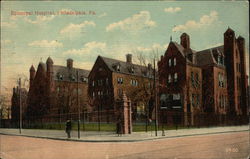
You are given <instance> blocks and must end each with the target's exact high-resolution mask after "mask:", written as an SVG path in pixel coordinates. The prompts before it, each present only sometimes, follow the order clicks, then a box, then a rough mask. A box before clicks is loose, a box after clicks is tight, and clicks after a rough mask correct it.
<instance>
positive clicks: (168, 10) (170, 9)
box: [164, 7, 181, 13]
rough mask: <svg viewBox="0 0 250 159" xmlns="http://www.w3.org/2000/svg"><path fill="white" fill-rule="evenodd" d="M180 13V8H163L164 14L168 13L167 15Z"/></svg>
mask: <svg viewBox="0 0 250 159" xmlns="http://www.w3.org/2000/svg"><path fill="white" fill-rule="evenodd" d="M179 11H181V8H180V7H175V8H173V7H169V8H165V9H164V12H168V13H175V12H179Z"/></svg>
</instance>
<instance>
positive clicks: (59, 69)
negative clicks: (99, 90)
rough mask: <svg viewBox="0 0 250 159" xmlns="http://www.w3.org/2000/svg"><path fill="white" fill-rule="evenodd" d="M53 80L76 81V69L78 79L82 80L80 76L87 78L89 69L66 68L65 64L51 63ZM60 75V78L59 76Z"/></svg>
mask: <svg viewBox="0 0 250 159" xmlns="http://www.w3.org/2000/svg"><path fill="white" fill-rule="evenodd" d="M53 71H54V80H61V81H77V79H76V77H77V71H78V81H79V82H80V81H82V78H88V76H89V72H90V71H89V70H84V69H79V68H71V69H70V68H68V67H65V66H58V65H53ZM60 76H61V77H62V79H60V78H59V77H60Z"/></svg>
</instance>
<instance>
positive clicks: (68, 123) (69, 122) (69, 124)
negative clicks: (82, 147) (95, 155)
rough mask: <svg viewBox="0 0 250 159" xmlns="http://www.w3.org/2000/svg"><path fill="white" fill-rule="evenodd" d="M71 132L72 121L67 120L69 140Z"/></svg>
mask: <svg viewBox="0 0 250 159" xmlns="http://www.w3.org/2000/svg"><path fill="white" fill-rule="evenodd" d="M70 132H71V121H70V120H67V122H66V133H67V135H68V138H70V137H71V136H70Z"/></svg>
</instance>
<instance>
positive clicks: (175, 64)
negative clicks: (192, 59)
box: [174, 58, 176, 66]
mask: <svg viewBox="0 0 250 159" xmlns="http://www.w3.org/2000/svg"><path fill="white" fill-rule="evenodd" d="M174 66H176V58H174Z"/></svg>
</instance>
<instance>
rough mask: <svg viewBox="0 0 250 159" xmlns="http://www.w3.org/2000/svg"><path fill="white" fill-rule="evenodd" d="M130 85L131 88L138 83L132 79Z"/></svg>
mask: <svg viewBox="0 0 250 159" xmlns="http://www.w3.org/2000/svg"><path fill="white" fill-rule="evenodd" d="M130 84H131V85H132V86H138V81H137V80H134V79H132V80H131V81H130Z"/></svg>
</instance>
